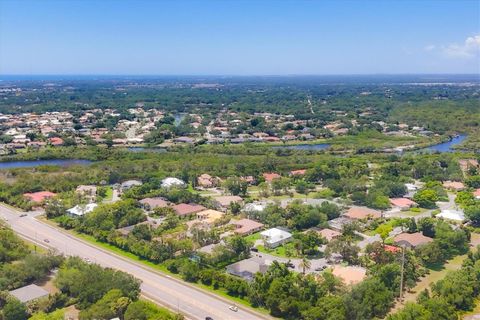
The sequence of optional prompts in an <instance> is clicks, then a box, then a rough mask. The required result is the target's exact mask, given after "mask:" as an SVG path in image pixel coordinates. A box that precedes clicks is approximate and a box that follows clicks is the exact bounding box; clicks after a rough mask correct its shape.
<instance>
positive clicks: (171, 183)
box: [162, 177, 185, 188]
mask: <svg viewBox="0 0 480 320" xmlns="http://www.w3.org/2000/svg"><path fill="white" fill-rule="evenodd" d="M183 186H185V182H183V181H182V180H180V179H178V178H173V177H168V178H165V179H163V180H162V188H171V187H183Z"/></svg>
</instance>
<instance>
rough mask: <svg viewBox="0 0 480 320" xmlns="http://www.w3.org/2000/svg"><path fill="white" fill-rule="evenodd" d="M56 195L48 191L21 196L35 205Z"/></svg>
mask: <svg viewBox="0 0 480 320" xmlns="http://www.w3.org/2000/svg"><path fill="white" fill-rule="evenodd" d="M56 195H57V194H56V193H53V192H50V191H39V192H33V193H24V194H23V196H24V197H25V198H27V199H29V200H30V201H32V202H35V203H41V202H43V201H45V200H46V199H48V198H52V197H55V196H56Z"/></svg>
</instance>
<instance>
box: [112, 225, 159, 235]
mask: <svg viewBox="0 0 480 320" xmlns="http://www.w3.org/2000/svg"><path fill="white" fill-rule="evenodd" d="M140 225H146V226H148V227H149V228H151V229H156V228H157V227H158V225H157V223H156V222H154V221H143V222H140V223H137V224H134V225H131V226H126V227H123V228H119V229H117V231H118V232H119V233H120V234H121V235H122V236H125V237H126V236H128V235H129V234H130V233H131V232H132V231H133V229H135V227H136V226H140Z"/></svg>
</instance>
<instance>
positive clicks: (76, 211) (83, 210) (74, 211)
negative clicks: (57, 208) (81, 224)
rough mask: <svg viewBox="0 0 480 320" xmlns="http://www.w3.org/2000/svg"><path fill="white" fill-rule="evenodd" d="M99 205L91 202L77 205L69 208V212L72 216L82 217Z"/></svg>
mask: <svg viewBox="0 0 480 320" xmlns="http://www.w3.org/2000/svg"><path fill="white" fill-rule="evenodd" d="M97 206H98V204H96V203H89V204H86V205H80V204H78V205H76V206H75V207H73V208H71V209H68V210H67V214H68V215H69V216H72V217H81V216H83V215H85V214H87V213H89V212H92V211H93V209H95V208H96V207H97Z"/></svg>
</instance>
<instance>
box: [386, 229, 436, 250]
mask: <svg viewBox="0 0 480 320" xmlns="http://www.w3.org/2000/svg"><path fill="white" fill-rule="evenodd" d="M432 241H433V239H432V238H430V237H426V236H424V235H423V234H422V233H420V232H415V233H401V234H399V235H397V236H396V237H395V238H393V242H394V243H395V244H396V245H398V246H401V247H402V246H405V247H408V248H417V247H419V246H422V245H425V244H427V243H430V242H432Z"/></svg>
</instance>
